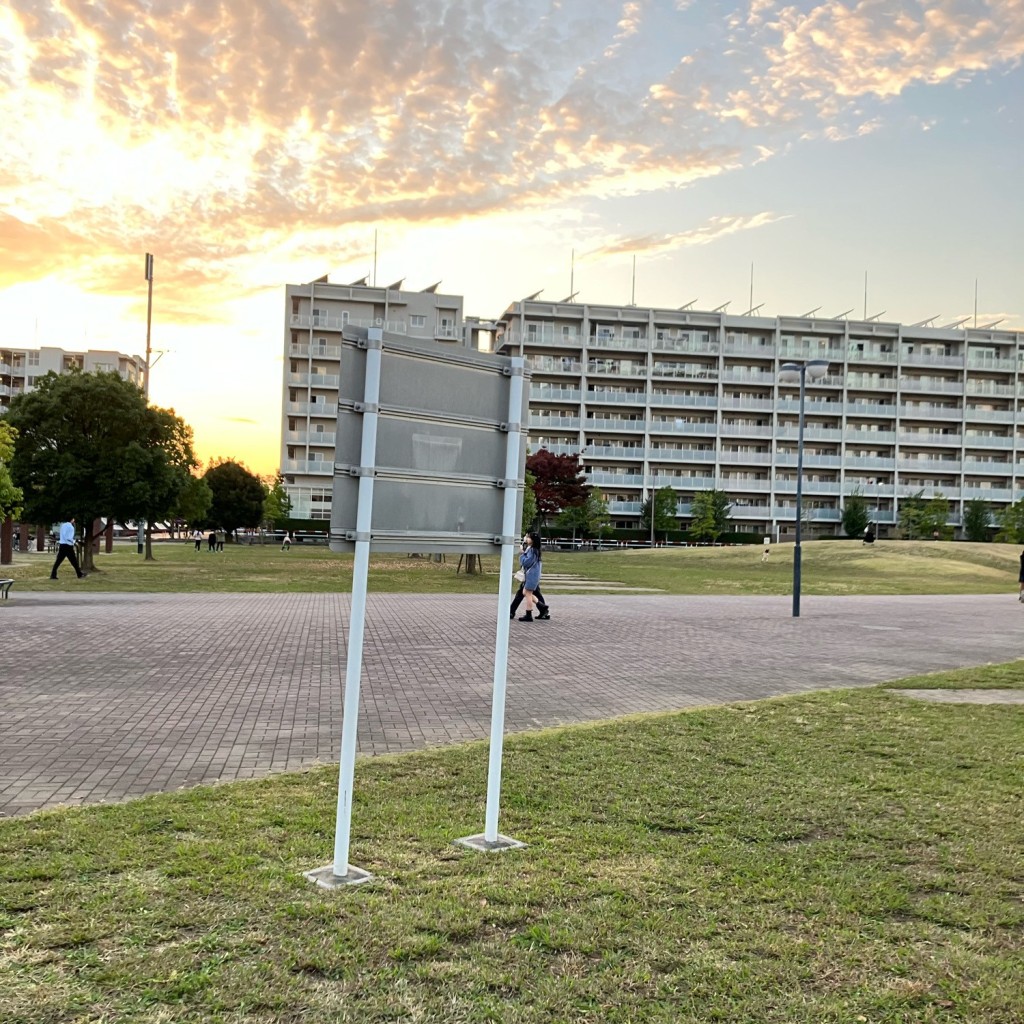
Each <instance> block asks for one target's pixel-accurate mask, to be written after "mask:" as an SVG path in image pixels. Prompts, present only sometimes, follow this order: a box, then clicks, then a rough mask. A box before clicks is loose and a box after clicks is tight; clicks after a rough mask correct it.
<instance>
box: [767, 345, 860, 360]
mask: <svg viewBox="0 0 1024 1024" xmlns="http://www.w3.org/2000/svg"><path fill="white" fill-rule="evenodd" d="M778 352H779V359H780V360H782V361H783V362H787V361H788V360H791V359H792V360H795V361H796V362H798V363H802V362H805V361H806V360H808V359H827V360H828V361H829V362H830V363H841V362H842V361H843V356H844V355H845V352H846V350H845V349H843V348H839V347H838V346H830V347H829V348H817V347H814V346H811V345H787V344H785V343H784V342H783V343H781V344H780V345H779V347H778Z"/></svg>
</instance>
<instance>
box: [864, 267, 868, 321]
mask: <svg viewBox="0 0 1024 1024" xmlns="http://www.w3.org/2000/svg"><path fill="white" fill-rule="evenodd" d="M867 318H868V272H867V271H866V270H865V271H864V319H865V320H867Z"/></svg>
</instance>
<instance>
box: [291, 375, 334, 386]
mask: <svg viewBox="0 0 1024 1024" xmlns="http://www.w3.org/2000/svg"><path fill="white" fill-rule="evenodd" d="M340 383H341V377H340V376H339V375H338V374H336V373H289V374H288V384H289V385H290V386H292V387H303V388H307V387H308V388H337V387H338V385H339V384H340Z"/></svg>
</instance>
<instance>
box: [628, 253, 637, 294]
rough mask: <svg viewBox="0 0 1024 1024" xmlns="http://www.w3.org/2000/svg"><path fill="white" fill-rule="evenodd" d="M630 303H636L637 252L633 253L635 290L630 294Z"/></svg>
mask: <svg viewBox="0 0 1024 1024" xmlns="http://www.w3.org/2000/svg"><path fill="white" fill-rule="evenodd" d="M629 304H630V305H631V306H635V305H636V253H633V290H632V291H631V292H630V295H629Z"/></svg>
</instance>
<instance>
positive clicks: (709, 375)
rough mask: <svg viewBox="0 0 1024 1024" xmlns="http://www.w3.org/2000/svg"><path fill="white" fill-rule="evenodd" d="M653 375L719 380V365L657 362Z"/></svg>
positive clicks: (674, 378) (677, 378)
mask: <svg viewBox="0 0 1024 1024" xmlns="http://www.w3.org/2000/svg"><path fill="white" fill-rule="evenodd" d="M651 376H652V377H668V378H669V379H671V380H717V379H718V367H717V366H715V365H712V364H710V363H709V364H708V366H707V367H706V368H703V367H702V368H696V367H693V366H686V365H684V364H682V363H679V364H675V363H655V364H654V367H653V368H652V370H651ZM723 379H724V378H723Z"/></svg>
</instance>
